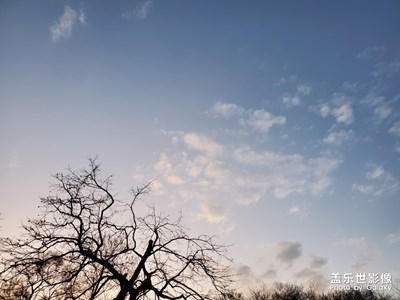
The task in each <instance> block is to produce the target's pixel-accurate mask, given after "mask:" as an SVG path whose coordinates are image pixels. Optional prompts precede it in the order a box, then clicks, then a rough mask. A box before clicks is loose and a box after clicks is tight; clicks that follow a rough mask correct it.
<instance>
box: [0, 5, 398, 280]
mask: <svg viewBox="0 0 400 300" xmlns="http://www.w3.org/2000/svg"><path fill="white" fill-rule="evenodd" d="M399 10H400V3H399V2H398V1H352V0H350V1H308V0H301V1H255V0H254V1H235V0H233V1H228V0H221V1H182V0H181V1H177V0H171V1H161V0H158V1H157V0H144V1H143V0H134V1H133V0H132V1H113V2H112V4H111V2H106V1H1V2H0V41H1V43H0V141H1V143H0V186H1V188H0V212H1V220H0V225H1V228H0V235H2V236H17V235H18V234H19V232H20V231H19V230H20V229H19V228H20V226H21V224H22V223H23V222H25V221H26V220H27V218H28V217H35V216H36V215H37V214H38V213H39V209H38V205H39V204H40V202H39V198H40V197H43V196H47V195H48V192H49V184H50V183H51V182H52V177H51V174H55V173H56V172H59V171H63V170H65V168H66V167H67V166H71V167H72V168H75V169H79V168H83V167H85V166H86V165H87V164H88V160H87V159H88V157H95V156H96V155H97V156H98V157H99V161H101V162H102V170H103V172H104V174H114V175H115V184H114V191H115V192H116V193H118V195H120V196H121V199H128V197H129V194H128V191H129V189H130V188H131V187H132V186H141V185H142V184H144V183H145V182H147V181H149V180H154V183H153V186H152V193H151V194H150V195H148V198H149V199H148V200H146V201H153V202H154V203H155V205H156V207H157V208H158V209H159V210H162V211H165V212H167V213H170V214H171V215H174V214H175V213H176V212H177V211H182V214H183V216H184V222H185V224H187V226H188V227H190V228H191V231H190V232H192V233H207V234H216V235H217V236H218V239H219V241H221V242H223V243H226V244H229V245H231V246H230V247H229V255H230V257H232V259H233V263H232V266H231V268H232V270H233V272H234V273H235V274H237V279H238V282H239V285H241V286H248V285H251V284H254V283H257V284H259V283H262V282H265V283H267V284H270V283H272V282H274V281H284V282H286V281H291V282H299V283H306V282H308V281H310V280H311V281H315V282H317V283H318V284H319V285H320V286H323V287H326V286H327V285H329V282H330V279H331V275H332V273H340V274H344V273H353V274H356V273H361V272H365V273H380V274H382V273H389V274H391V275H392V277H393V278H400V259H399V254H398V253H400V252H399V250H400V221H399V213H400V202H399V199H400V197H399V196H400V182H399V179H400V86H399V82H400V39H399V28H400V18H399V17H398V11H399ZM124 197H125V198H124Z"/></svg>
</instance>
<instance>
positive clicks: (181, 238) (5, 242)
mask: <svg viewBox="0 0 400 300" xmlns="http://www.w3.org/2000/svg"><path fill="white" fill-rule="evenodd" d="M89 162H90V163H89V168H88V169H85V170H80V171H73V170H71V169H68V170H67V173H66V174H63V173H58V174H56V175H54V178H55V179H56V183H55V184H53V185H52V186H51V187H52V191H51V195H50V196H49V197H46V198H42V199H41V202H42V206H41V208H42V213H41V214H40V215H39V217H38V218H37V219H30V220H28V224H26V225H23V230H24V233H23V235H22V236H21V238H20V239H10V238H3V239H1V240H0V253H1V254H0V255H1V264H0V265H1V269H0V276H1V280H0V284H1V287H0V289H1V290H2V291H3V292H2V295H0V299H115V300H125V299H130V300H136V299H147V298H149V297H150V298H152V299H153V298H155V299H166V300H178V299H193V300H203V299H204V300H207V299H212V298H213V299H215V298H214V297H215V296H216V295H221V294H227V293H229V285H230V283H231V278H230V276H229V274H228V269H227V267H226V266H225V263H226V262H227V260H228V258H227V256H226V247H225V246H223V245H219V244H217V243H215V241H214V238H213V237H210V236H205V235H202V236H197V237H190V236H189V235H187V233H186V231H187V230H186V229H185V228H184V227H183V226H182V224H181V218H178V219H177V220H171V218H169V217H168V216H164V215H162V214H159V213H157V212H156V210H155V209H154V207H148V211H147V213H146V214H145V215H144V216H138V215H137V213H136V210H135V204H136V203H137V201H138V200H139V198H140V197H141V196H143V195H145V194H147V193H148V192H149V188H150V183H149V184H146V185H144V186H142V187H140V188H136V189H133V190H132V199H131V200H130V201H129V203H126V202H123V201H120V200H118V199H117V198H116V196H115V195H113V194H112V192H111V185H112V176H109V177H107V178H105V179H102V178H101V176H100V164H99V163H98V162H97V160H96V159H89ZM7 297H8V298H7Z"/></svg>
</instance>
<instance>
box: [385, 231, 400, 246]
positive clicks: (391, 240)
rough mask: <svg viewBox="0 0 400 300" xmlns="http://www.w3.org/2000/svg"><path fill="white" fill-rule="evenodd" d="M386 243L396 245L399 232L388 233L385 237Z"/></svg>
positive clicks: (399, 241)
mask: <svg viewBox="0 0 400 300" xmlns="http://www.w3.org/2000/svg"><path fill="white" fill-rule="evenodd" d="M386 241H388V243H390V244H398V243H400V231H399V232H396V233H389V234H388V235H387V236H386Z"/></svg>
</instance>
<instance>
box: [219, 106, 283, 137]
mask: <svg viewBox="0 0 400 300" xmlns="http://www.w3.org/2000/svg"><path fill="white" fill-rule="evenodd" d="M211 111H212V112H213V113H214V114H216V115H221V116H223V117H225V118H228V117H233V116H237V117H240V119H239V124H240V125H242V126H245V127H246V126H248V127H250V128H251V129H253V130H255V131H258V132H261V133H267V132H268V131H269V130H270V128H271V127H272V126H274V125H284V124H285V123H286V118H285V117H284V116H275V115H273V114H272V113H270V112H268V111H265V110H263V109H258V110H252V109H245V108H244V107H242V106H239V105H236V104H234V103H228V102H221V101H218V102H216V103H215V104H214V106H213V107H212V109H211Z"/></svg>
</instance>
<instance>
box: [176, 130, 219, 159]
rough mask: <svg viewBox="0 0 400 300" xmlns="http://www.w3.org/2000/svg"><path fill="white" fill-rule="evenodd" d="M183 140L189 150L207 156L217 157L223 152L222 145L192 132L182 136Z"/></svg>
mask: <svg viewBox="0 0 400 300" xmlns="http://www.w3.org/2000/svg"><path fill="white" fill-rule="evenodd" d="M183 140H184V141H185V143H186V145H187V146H188V147H189V148H190V149H193V150H197V151H200V152H204V153H205V154H207V155H209V156H218V155H221V154H222V152H223V151H224V147H223V146H222V145H220V144H218V143H215V142H214V141H212V140H210V139H209V138H207V137H206V136H204V135H200V134H197V133H194V132H190V133H186V134H184V136H183Z"/></svg>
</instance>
